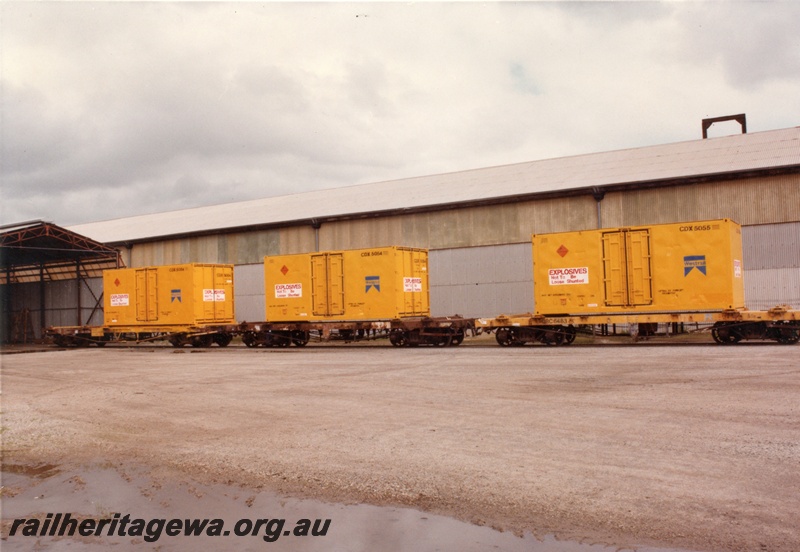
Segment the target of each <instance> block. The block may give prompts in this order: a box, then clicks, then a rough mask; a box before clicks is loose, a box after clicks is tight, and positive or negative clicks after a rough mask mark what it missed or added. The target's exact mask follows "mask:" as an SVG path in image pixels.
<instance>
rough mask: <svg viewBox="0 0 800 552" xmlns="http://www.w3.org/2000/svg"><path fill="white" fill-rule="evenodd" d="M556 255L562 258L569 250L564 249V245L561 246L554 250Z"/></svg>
mask: <svg viewBox="0 0 800 552" xmlns="http://www.w3.org/2000/svg"><path fill="white" fill-rule="evenodd" d="M556 253H558V254H559V255H561V256H562V257H563V256H564V255H566V254H567V253H569V249H567V248H566V247H564V245H563V244H562V245H561V247H559V248H558V249H556Z"/></svg>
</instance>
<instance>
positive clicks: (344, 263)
mask: <svg viewBox="0 0 800 552" xmlns="http://www.w3.org/2000/svg"><path fill="white" fill-rule="evenodd" d="M264 285H265V297H266V307H267V308H266V313H267V321H268V322H297V321H321V320H341V321H345V320H352V321H357V320H392V319H395V318H404V317H412V316H429V315H430V299H429V293H428V252H427V251H426V250H424V249H411V248H407V247H383V248H375V249H355V250H349V251H327V252H320V253H303V254H299V255H277V256H273V257H264Z"/></svg>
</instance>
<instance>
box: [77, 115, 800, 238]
mask: <svg viewBox="0 0 800 552" xmlns="http://www.w3.org/2000/svg"><path fill="white" fill-rule="evenodd" d="M792 166H800V127H793V128H787V129H782V130H772V131H766V132H757V133H751V134H737V135H733V136H724V137H720V138H709V139H705V140H692V141H687V142H678V143H673V144H666V145H660V146H650V147H642V148H634V149H626V150H617V151H610V152H604V153H593V154H588V155H578V156H572V157H561V158H556V159H547V160H542V161H531V162H526V163H516V164H513V165H502V166H498V167H488V168H481V169H473V170H467V171H460V172H454V173H447V174H438V175H432V176H421V177H414V178H406V179H401V180H392V181H386V182H378V183H372V184H361V185H358V186H348V187H345V188H335V189H327V190H317V191H313V192H305V193H300V194H292V195H286V196H278V197H269V198H265V199H255V200H250V201H241V202H237V203H228V204H223V205H214V206H210V207H196V208H193V209H184V210H180V211H170V212H165V213H156V214H149V215H140V216H134V217H126V218H121V219H114V220H109V221H103V222H94V223H88V224H80V225H76V226H72V227H70V230H72V231H74V232H78V233H80V234H83V235H85V236H90V237H91V238H93V239H96V240H98V241H101V242H106V243H114V242H122V241H134V240H142V239H147V238H154V237H163V236H170V235H177V234H188V233H194V232H207V231H212V230H221V229H226V228H239V227H246V226H257V225H266V224H281V223H289V222H292V221H303V220H309V219H312V218H316V219H325V218H328V217H341V216H348V215H359V214H366V213H374V212H380V211H392V210H398V209H416V208H423V207H431V206H437V205H447V204H454V203H465V202H474V201H486V200H492V199H498V198H503V197H513V196H520V195H526V194H537V193H553V192H556V193H557V192H566V191H571V190H581V189H590V188H592V187H594V186H599V187H603V186H612V185H633V184H637V183H644V182H653V181H660V180H672V179H680V178H690V177H702V176H711V175H719V174H726V173H737V172H743V171H752V170H761V169H773V168H781V167H792Z"/></svg>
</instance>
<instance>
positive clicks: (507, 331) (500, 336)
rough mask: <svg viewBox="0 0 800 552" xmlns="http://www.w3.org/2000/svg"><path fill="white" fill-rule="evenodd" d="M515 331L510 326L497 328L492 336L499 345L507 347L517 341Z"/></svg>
mask: <svg viewBox="0 0 800 552" xmlns="http://www.w3.org/2000/svg"><path fill="white" fill-rule="evenodd" d="M516 333H517V332H515V331H514V330H513V329H512V328H508V327H503V328H498V329H497V331H496V332H495V333H494V338H495V340H497V343H499V344H500V346H501V347H509V346H511V345H514V344H516V343H518V341H517V335H516Z"/></svg>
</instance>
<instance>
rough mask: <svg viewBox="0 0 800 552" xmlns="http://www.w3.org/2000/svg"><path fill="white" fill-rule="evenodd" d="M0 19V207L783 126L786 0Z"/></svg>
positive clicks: (70, 203) (228, 191) (54, 211)
mask: <svg viewBox="0 0 800 552" xmlns="http://www.w3.org/2000/svg"><path fill="white" fill-rule="evenodd" d="M0 17H1V18H2V19H0V36H1V38H0V51H1V52H2V53H0V55H1V56H2V66H1V67H0V69H1V71H2V84H1V85H0V86H1V87H2V88H1V90H0V92H1V93H2V95H1V96H0V100H1V101H2V120H0V126H1V130H2V208H1V209H2V211H1V212H2V222H3V223H4V224H7V223H10V222H19V221H23V220H29V219H44V220H48V221H52V222H55V223H56V224H60V225H70V224H76V223H81V222H90V221H97V220H106V219H111V218H119V217H124V216H130V215H137V214H144V213H153V212H160V211H170V210H175V209H180V208H186V207H194V206H199V205H213V204H217V203H227V202H231V201H241V200H247V199H255V198H261V197H267V196H275V195H284V194H291V193H295V192H301V191H308V190H313V189H320V188H329V187H341V186H349V185H354V184H363V183H369V182H379V181H384V180H394V179H400V178H407V177H413V176H422V175H429V174H437V173H443V172H451V171H458V170H466V169H472V168H479V167H486V166H493V165H503V164H509V163H516V162H522V161H532V160H538V159H547V158H552V157H561V156H566V155H580V154H584V153H592V152H597V151H608V150H614V149H622V148H632V147H640V146H648V145H656V144H664V143H669V142H677V141H684V140H694V139H698V138H700V137H701V127H700V122H701V119H703V118H706V117H716V116H721V115H731V114H737V113H746V114H747V124H748V131H749V132H757V131H762V130H772V129H778V128H787V127H792V126H798V125H800V32H798V29H800V2H795V1H791V0H789V1H783V2H766V3H762V2H759V3H756V2H736V3H700V2H690V3H683V2H669V3H638V2H637V3H567V2H554V3H523V4H519V3H495V2H488V3H449V4H429V3H414V4H399V3H398V4H395V3H391V4H390V3H323V4H307V3H266V4H261V3H221V4H217V3H200V4H195V3H191V4H188V3H73V2H66V3H39V2H21V3H14V2H8V1H4V2H0ZM738 132H740V127H739V126H738V124H736V123H725V124H721V125H715V126H714V127H712V130H711V136H721V135H725V134H733V133H738ZM397 194H398V195H402V194H403V190H402V189H398V190H397Z"/></svg>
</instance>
